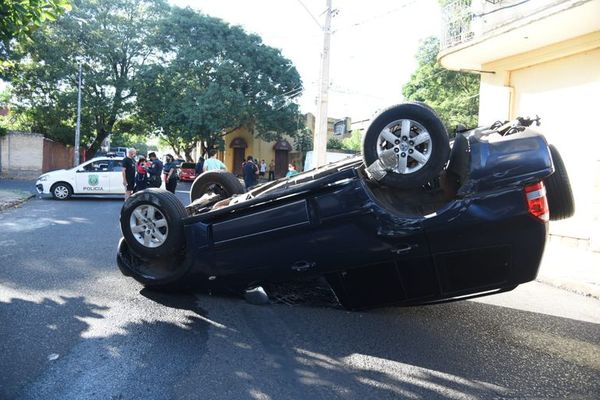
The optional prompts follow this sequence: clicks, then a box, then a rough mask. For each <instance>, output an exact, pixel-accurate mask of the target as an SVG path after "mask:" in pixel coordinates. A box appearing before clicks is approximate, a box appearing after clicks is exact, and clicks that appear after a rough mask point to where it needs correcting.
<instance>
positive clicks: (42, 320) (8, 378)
mask: <svg viewBox="0 0 600 400" xmlns="http://www.w3.org/2000/svg"><path fill="white" fill-rule="evenodd" d="M104 310H106V307H101V306H98V305H95V304H89V303H87V302H86V301H85V299H84V298H83V297H61V298H60V300H59V301H55V300H51V299H47V298H45V299H43V300H42V301H41V302H39V303H38V302H34V301H29V300H22V299H12V300H10V301H9V302H3V301H0V321H1V323H0V360H1V362H0V365H2V373H0V398H2V399H10V398H13V397H14V396H15V395H16V394H17V393H18V391H19V390H20V389H21V388H22V387H23V385H25V384H26V383H28V380H31V379H33V378H34V377H36V376H37V375H39V374H40V373H41V372H42V371H44V370H45V369H46V368H48V364H50V363H52V362H54V360H56V359H59V358H60V357H63V356H64V355H65V353H67V352H68V351H69V349H70V348H71V347H72V346H73V344H74V343H76V342H78V341H79V340H80V335H81V333H82V332H83V331H85V330H86V329H87V328H88V326H89V325H88V323H86V322H84V321H83V320H82V318H103V317H102V315H101V314H99V312H101V311H104Z"/></svg>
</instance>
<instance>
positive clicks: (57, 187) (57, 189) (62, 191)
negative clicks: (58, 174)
mask: <svg viewBox="0 0 600 400" xmlns="http://www.w3.org/2000/svg"><path fill="white" fill-rule="evenodd" d="M50 193H52V197H54V198H55V199H56V200H67V199H69V198H71V196H72V195H73V187H72V186H71V185H69V184H68V183H66V182H56V183H55V184H54V185H52V187H51V188H50Z"/></svg>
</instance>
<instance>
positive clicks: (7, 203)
mask: <svg viewBox="0 0 600 400" xmlns="http://www.w3.org/2000/svg"><path fill="white" fill-rule="evenodd" d="M35 194H36V190H35V181H23V180H13V179H0V211H2V210H4V209H6V208H10V207H16V206H18V205H19V204H21V203H23V202H25V201H27V200H28V199H30V198H31V197H33V196H35Z"/></svg>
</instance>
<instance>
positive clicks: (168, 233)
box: [120, 188, 187, 259]
mask: <svg viewBox="0 0 600 400" xmlns="http://www.w3.org/2000/svg"><path fill="white" fill-rule="evenodd" d="M134 213H135V214H134ZM186 216H187V212H186V210H185V207H184V206H183V204H181V201H179V199H178V198H177V196H175V195H174V194H173V193H170V192H167V191H166V190H163V189H157V188H149V189H145V190H142V191H140V192H137V193H134V194H133V195H132V196H131V197H129V198H128V199H127V200H126V201H125V203H124V204H123V208H122V209H121V218H120V223H121V232H122V233H123V237H124V238H125V241H127V245H128V246H129V248H130V249H131V251H132V252H133V253H134V254H136V255H137V256H139V257H141V258H143V259H154V258H157V257H167V256H172V255H174V254H177V253H180V252H181V250H182V249H183V248H184V247H185V236H184V232H183V221H182V219H183V218H185V217H186ZM132 224H133V225H134V226H133V227H132ZM135 228H140V229H141V228H143V229H146V230H144V231H142V232H133V231H132V229H135Z"/></svg>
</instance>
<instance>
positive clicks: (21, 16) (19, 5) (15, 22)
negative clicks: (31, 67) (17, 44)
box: [0, 0, 71, 72]
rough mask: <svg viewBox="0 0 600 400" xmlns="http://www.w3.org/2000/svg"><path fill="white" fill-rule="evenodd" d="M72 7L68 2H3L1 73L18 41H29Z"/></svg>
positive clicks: (0, 52) (0, 36)
mask: <svg viewBox="0 0 600 400" xmlns="http://www.w3.org/2000/svg"><path fill="white" fill-rule="evenodd" d="M70 9H71V6H70V5H69V2H68V1H67V0H3V1H2V2H1V3H0V72H2V70H3V68H4V66H6V61H7V60H8V59H9V56H10V50H11V47H12V46H13V44H14V41H16V40H23V39H27V38H28V37H30V36H31V34H32V33H33V32H34V31H35V30H36V29H37V28H39V27H40V26H41V25H42V24H44V23H45V22H46V21H54V20H56V18H57V17H58V16H59V15H60V14H62V13H63V12H65V11H69V10H70Z"/></svg>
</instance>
